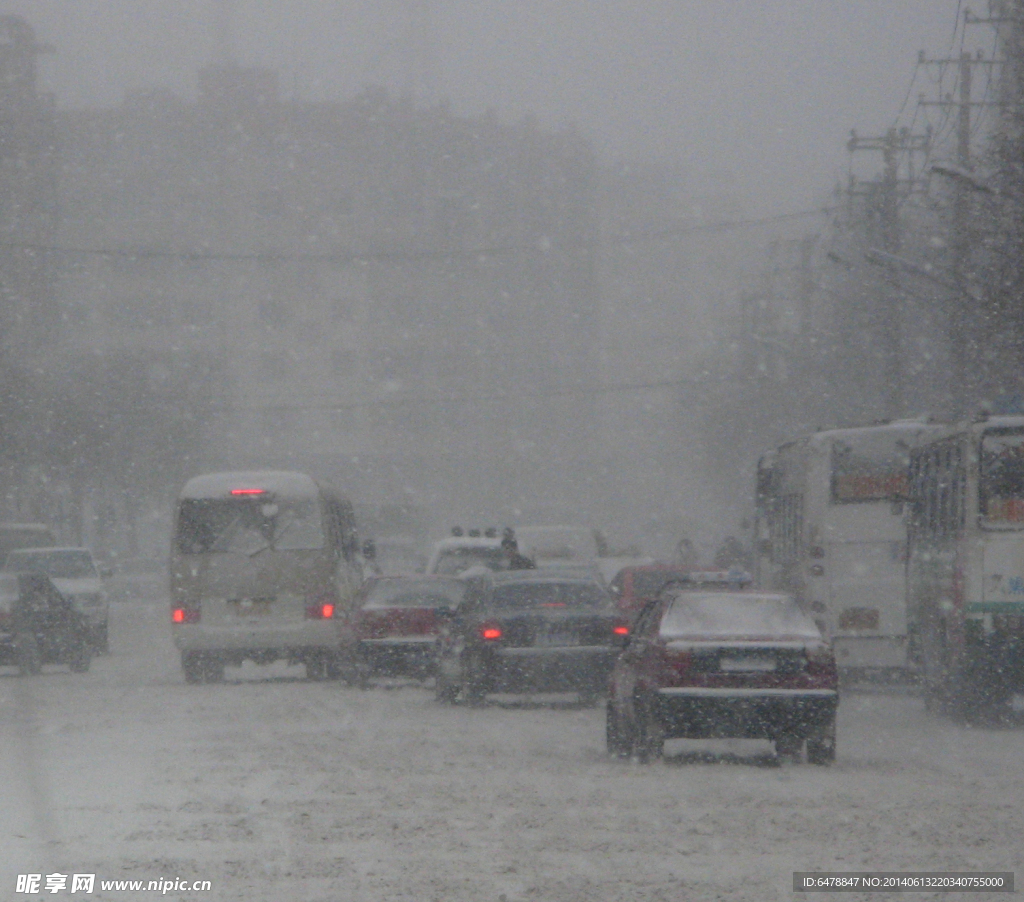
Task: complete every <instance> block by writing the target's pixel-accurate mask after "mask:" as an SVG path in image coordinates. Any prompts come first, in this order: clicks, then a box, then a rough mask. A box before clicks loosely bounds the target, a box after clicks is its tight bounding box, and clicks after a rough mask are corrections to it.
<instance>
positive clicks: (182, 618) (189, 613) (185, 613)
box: [171, 606, 199, 623]
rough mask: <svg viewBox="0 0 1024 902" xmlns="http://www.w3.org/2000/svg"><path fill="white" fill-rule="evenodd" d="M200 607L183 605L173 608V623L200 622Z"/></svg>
mask: <svg viewBox="0 0 1024 902" xmlns="http://www.w3.org/2000/svg"><path fill="white" fill-rule="evenodd" d="M198 622H199V607H198V606H196V607H181V608H172V609H171V623H198Z"/></svg>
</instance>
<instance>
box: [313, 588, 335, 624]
mask: <svg viewBox="0 0 1024 902" xmlns="http://www.w3.org/2000/svg"><path fill="white" fill-rule="evenodd" d="M336 606H337V599H336V598H335V597H334V596H333V595H331V594H324V595H318V596H315V597H309V598H307V599H306V619H307V620H330V619H331V618H333V617H334V609H335V607H336Z"/></svg>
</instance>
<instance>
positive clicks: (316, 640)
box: [170, 470, 362, 683]
mask: <svg viewBox="0 0 1024 902" xmlns="http://www.w3.org/2000/svg"><path fill="white" fill-rule="evenodd" d="M361 582H362V571H361V567H360V561H359V548H358V540H357V537H356V529H355V516H354V514H353V510H352V505H351V503H349V501H348V500H347V499H345V498H344V497H342V496H341V495H340V494H338V492H336V491H335V490H334V489H332V488H330V487H329V486H327V485H324V484H322V483H319V482H316V481H315V480H313V479H312V478H311V477H309V476H307V475H305V474H302V473H292V472H286V471H276V470H268V471H249V472H233V473H211V474H208V475H205V476H197V477H195V478H194V479H190V480H189V481H188V482H187V483H186V484H185V487H184V488H183V489H182V491H181V493H180V495H179V498H178V504H177V510H176V512H175V521H174V536H173V538H172V541H171V564H170V590H171V624H172V633H173V638H174V643H175V645H176V646H177V648H178V649H179V650H180V651H181V666H182V670H183V671H184V674H185V679H186V681H187V682H192V683H196V682H211V681H219V680H221V679H223V677H224V667H225V665H227V664H232V665H239V664H241V663H242V662H243V661H244V660H251V661H255V662H256V663H258V664H267V663H270V662H272V661H276V660H286V661H288V662H289V663H301V664H305V666H306V675H307V677H309V678H310V679H324V678H330V677H338V676H342V677H346V678H351V679H352V680H353V681H354V680H356V679H357V678H358V676H357V673H356V671H355V668H356V667H357V658H358V656H357V655H356V653H355V652H356V638H355V636H354V635H353V634H352V631H351V629H350V627H349V625H348V623H349V620H348V617H347V615H348V614H349V613H350V612H351V608H352V606H353V604H354V600H355V596H356V592H357V590H358V588H359V586H360V585H361Z"/></svg>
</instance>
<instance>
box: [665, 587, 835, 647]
mask: <svg viewBox="0 0 1024 902" xmlns="http://www.w3.org/2000/svg"><path fill="white" fill-rule="evenodd" d="M661 635H662V636H663V637H664V638H666V639H704V638H720V637H727V638H736V639H751V638H799V639H804V638H807V639H811V638H820V636H821V633H820V632H819V631H818V628H817V626H815V625H814V621H813V620H811V619H810V618H809V617H808V616H807V615H806V614H804V612H803V611H801V610H800V608H799V606H798V605H797V603H796V602H795V601H794V600H793V599H792V598H786V597H780V596H778V595H734V594H730V593H725V592H708V593H706V594H704V593H687V594H684V595H679V596H677V597H676V598H674V599H673V600H672V602H671V603H670V604H669V607H668V610H667V611H666V612H665V614H664V616H663V617H662V620H661Z"/></svg>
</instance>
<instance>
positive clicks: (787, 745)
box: [775, 733, 804, 762]
mask: <svg viewBox="0 0 1024 902" xmlns="http://www.w3.org/2000/svg"><path fill="white" fill-rule="evenodd" d="M803 746H804V738H803V736H800V735H799V734H797V733H783V734H782V735H781V736H778V737H776V739H775V756H776V757H777V758H780V759H784V760H786V761H794V762H795V761H799V760H800V753H801V752H802V751H803Z"/></svg>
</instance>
